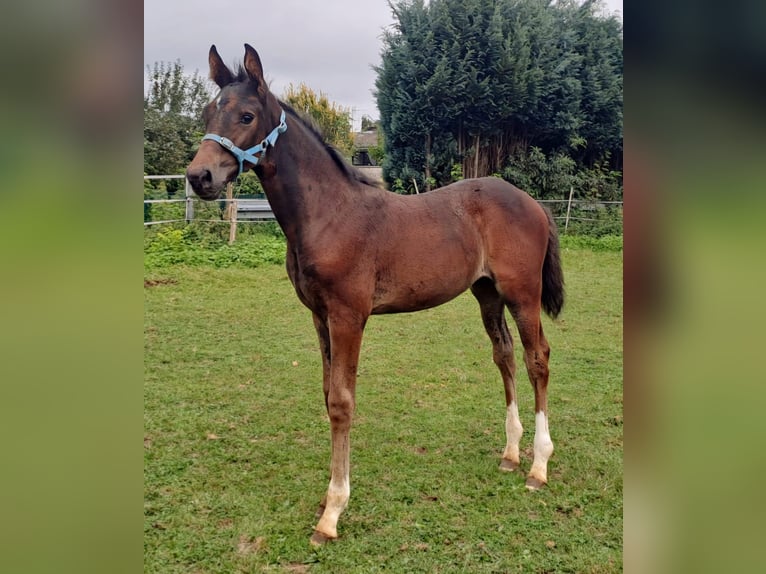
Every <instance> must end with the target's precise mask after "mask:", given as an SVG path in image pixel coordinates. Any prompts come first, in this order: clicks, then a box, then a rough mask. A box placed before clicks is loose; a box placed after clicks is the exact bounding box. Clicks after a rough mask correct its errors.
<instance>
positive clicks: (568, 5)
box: [375, 0, 622, 193]
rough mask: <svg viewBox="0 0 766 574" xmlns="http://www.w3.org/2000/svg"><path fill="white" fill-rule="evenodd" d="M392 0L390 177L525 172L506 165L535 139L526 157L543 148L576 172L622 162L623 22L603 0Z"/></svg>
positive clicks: (384, 107) (384, 78)
mask: <svg viewBox="0 0 766 574" xmlns="http://www.w3.org/2000/svg"><path fill="white" fill-rule="evenodd" d="M391 8H392V11H393V14H394V17H395V24H394V27H393V28H392V30H390V31H388V32H387V33H386V34H385V35H384V38H383V46H384V47H383V52H382V62H381V65H380V66H379V67H377V68H376V71H377V73H378V77H377V79H376V84H375V87H376V98H377V101H378V109H379V110H380V123H381V128H382V130H383V132H384V135H385V142H386V161H385V162H384V166H383V167H384V169H383V175H384V178H385V179H386V181H387V182H388V183H389V185H390V186H392V187H394V184H395V183H396V182H397V181H399V182H409V181H410V180H412V179H415V180H416V181H417V182H418V183H419V185H420V187H421V189H423V188H425V189H428V187H429V184H430V182H431V181H434V182H435V183H437V184H445V183H449V182H450V181H452V180H454V178H455V177H457V176H458V175H463V176H465V177H478V176H482V175H489V174H492V173H509V174H511V173H518V170H516V169H511V170H506V169H505V168H507V167H509V163H510V162H511V161H512V160H514V161H515V160H518V159H519V158H523V157H525V156H526V154H529V153H532V150H533V149H534V150H536V151H534V158H533V161H530V162H522V163H523V164H525V165H530V166H532V165H535V166H539V165H540V161H541V158H543V159H544V160H545V161H547V162H552V163H551V165H550V166H549V167H550V168H551V169H553V170H554V171H555V172H556V173H562V174H564V175H566V176H567V177H570V176H573V172H572V169H574V168H576V169H577V170H579V169H591V168H593V169H599V170H602V171H603V169H604V166H605V165H606V164H608V166H607V167H610V168H611V169H619V168H621V165H622V161H621V157H622V25H621V24H620V22H619V21H618V20H617V19H616V18H615V17H613V16H603V15H602V13H601V12H600V11H599V3H598V2H597V1H589V2H586V3H584V4H582V5H580V4H578V3H577V2H575V1H574V0H560V1H559V2H556V3H555V4H553V3H550V2H548V1H547V0H431V1H430V2H429V3H428V4H425V3H424V1H423V0H401V1H399V2H397V3H395V4H392V5H391ZM567 158H569V159H571V160H573V163H572V164H570V163H569V162H568V161H567ZM570 165H573V166H574V167H573V168H571V169H570ZM556 166H565V168H563V167H562V168H559V167H556ZM575 171H576V170H575ZM533 179H535V180H537V179H539V178H533ZM554 179H556V178H554ZM562 181H563V179H562ZM407 185H408V183H407ZM400 187H401V186H400ZM542 191H545V192H550V193H553V192H554V191H553V190H551V189H550V187H549V186H547V185H546V189H545V190H541V192H542Z"/></svg>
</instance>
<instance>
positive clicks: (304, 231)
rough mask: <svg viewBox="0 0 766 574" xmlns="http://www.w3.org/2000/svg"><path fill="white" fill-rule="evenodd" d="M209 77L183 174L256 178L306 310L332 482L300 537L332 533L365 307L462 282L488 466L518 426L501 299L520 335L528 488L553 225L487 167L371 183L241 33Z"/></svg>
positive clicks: (457, 289)
mask: <svg viewBox="0 0 766 574" xmlns="http://www.w3.org/2000/svg"><path fill="white" fill-rule="evenodd" d="M208 61H209V65H210V78H211V79H212V80H213V81H214V82H215V83H216V84H217V86H218V87H219V88H220V92H219V93H218V95H217V96H216V97H215V98H214V99H213V100H212V101H211V102H210V103H209V104H208V105H207V106H206V107H205V108H204V111H203V114H202V118H203V121H204V123H205V130H206V131H207V134H206V135H205V136H204V137H203V139H202V142H201V144H200V146H199V149H198V151H197V153H196V155H195V157H194V159H193V160H192V161H191V163H190V164H189V166H188V168H187V170H186V177H187V179H188V181H189V183H190V185H191V187H192V188H193V190H194V192H195V193H196V194H197V195H198V196H199V197H200V198H201V199H203V200H207V201H212V200H215V199H216V198H218V197H219V195H220V193H221V190H222V189H223V188H224V186H225V185H226V184H227V183H228V182H230V181H232V180H234V179H236V178H237V176H238V175H239V174H240V173H242V172H243V171H246V170H248V169H252V170H254V172H255V174H256V175H257V176H258V178H259V179H260V181H261V184H262V185H263V190H264V192H265V194H266V197H267V198H268V201H269V203H270V204H271V207H272V210H273V213H274V216H275V218H276V220H277V222H278V224H279V225H280V227H281V228H282V230H283V231H284V235H285V237H286V240H287V254H286V267H287V273H288V275H289V278H290V281H291V282H292V284H293V287H294V289H295V292H296V294H297V296H298V299H300V301H301V302H302V303H303V305H305V306H306V307H307V308H308V309H309V310H310V311H311V313H312V316H313V322H314V327H315V328H316V332H317V335H318V338H319V347H320V351H321V357H322V388H323V391H324V399H325V407H326V409H327V413H328V415H329V419H330V431H331V464H330V483H329V486H328V488H327V492H326V495H325V496H324V498H323V499H322V501H321V503H320V507H319V512H318V514H317V516H318V517H319V521H318V523H317V524H316V527H315V529H314V532H313V534H312V536H311V543H312V544H315V545H321V544H323V543H325V542H327V541H329V540H334V539H337V538H338V529H337V525H338V519H339V517H340V515H341V513H342V512H343V510H344V509H345V508H346V506H347V504H348V500H349V497H350V494H351V486H350V477H349V456H350V442H349V431H350V429H351V423H352V416H353V413H354V409H355V388H356V377H357V363H358V360H359V351H360V346H361V343H362V334H363V332H364V328H365V324H366V323H367V320H368V318H369V317H370V316H371V315H374V314H383V313H402V312H411V311H418V310H421V309H426V308H430V307H434V306H437V305H440V304H442V303H446V302H447V301H450V300H451V299H454V298H455V297H457V296H458V295H460V294H462V293H463V292H465V291H466V290H468V289H470V290H471V293H472V294H473V295H474V297H475V298H476V300H477V301H478V304H479V309H480V313H481V318H482V321H483V323H484V327H485V329H486V332H487V334H488V335H489V338H490V340H491V342H492V356H493V360H494V362H495V364H496V365H497V367H498V369H499V370H500V375H501V378H502V381H503V385H504V388H505V402H506V416H505V431H506V445H505V449H504V451H503V454H502V458H501V461H500V469H501V470H503V471H509V472H514V471H518V470H519V469H520V459H519V443H520V440H521V436H522V432H523V428H522V425H521V421H520V419H519V412H518V406H517V401H516V365H515V362H514V352H513V341H512V339H511V334H510V332H509V330H508V325H507V323H506V318H505V309H506V308H507V309H508V310H509V312H510V314H511V316H512V317H513V319H514V321H515V322H516V325H517V328H518V332H519V337H520V339H521V342H522V345H523V347H524V363H525V365H526V369H527V372H528V375H529V380H530V382H531V384H532V387H533V388H534V393H535V435H534V459H533V462H532V466H531V469H530V471H529V473H528V475H527V478H526V487H527V488H528V489H530V490H536V489H539V488H540V487H542V486H543V485H545V484H546V483H547V481H548V470H547V468H548V460H549V458H550V456H551V455H552V453H553V442H552V441H551V437H550V432H549V428H548V406H547V387H548V361H549V356H550V346H549V345H548V342H547V341H546V338H545V335H544V334H543V328H542V325H541V320H540V316H541V309H542V310H544V311H545V312H546V313H547V314H548V315H549V316H551V317H552V318H556V316H558V314H559V313H560V311H561V309H562V307H563V304H564V277H563V272H562V268H561V262H560V253H559V241H558V232H557V229H556V225H555V223H554V221H553V218H552V217H551V214H550V212H549V211H548V210H547V209H544V208H542V207H541V206H540V204H539V203H537V202H536V201H535V200H534V199H533V198H532V197H530V196H529V195H528V194H526V193H525V192H523V191H521V190H520V189H518V188H516V187H514V186H513V185H511V184H510V183H507V182H505V181H503V180H502V179H499V178H491V177H488V178H478V179H465V180H461V181H458V182H455V183H452V184H450V185H447V186H445V187H442V188H440V189H436V190H433V191H430V192H426V193H421V194H419V195H400V194H396V193H392V192H390V191H387V190H385V189H383V188H382V187H381V186H379V185H376V184H375V183H374V182H373V181H371V180H370V179H368V178H367V177H365V176H364V175H362V174H361V173H360V172H359V171H358V170H356V169H355V168H353V167H351V166H350V165H349V164H348V163H347V162H346V161H345V160H344V158H343V157H342V156H341V155H340V153H339V152H338V151H337V150H336V149H335V148H333V147H332V146H330V145H328V144H327V143H326V141H325V139H324V138H323V137H322V135H321V133H319V130H318V129H317V128H316V127H315V126H314V125H313V124H312V123H311V122H309V121H308V120H305V119H304V118H302V117H301V116H300V115H299V114H298V113H296V111H295V110H294V109H292V108H291V107H290V106H289V105H287V104H286V103H284V102H281V101H280V100H279V99H278V98H277V97H276V96H275V95H274V94H272V93H271V91H270V90H269V87H268V84H267V82H266V80H265V79H264V74H263V66H262V65H261V59H260V57H259V55H258V53H257V52H256V51H255V49H253V48H252V46H250V45H249V44H245V56H244V65H242V64H239V66H238V69H237V70H236V71H233V70H231V69H229V68H228V67H227V66H226V65H225V64H224V63H223V61H222V60H221V57H220V56H219V55H218V52H217V50H216V47H215V46H214V45H213V46H211V48H210V52H209V57H208Z"/></svg>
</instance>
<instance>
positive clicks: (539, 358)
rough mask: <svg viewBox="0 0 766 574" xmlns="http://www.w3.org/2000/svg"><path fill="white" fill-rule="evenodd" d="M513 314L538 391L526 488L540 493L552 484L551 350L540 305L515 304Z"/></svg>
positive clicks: (535, 387) (526, 363)
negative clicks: (549, 415) (550, 473)
mask: <svg viewBox="0 0 766 574" xmlns="http://www.w3.org/2000/svg"><path fill="white" fill-rule="evenodd" d="M511 312H512V313H513V317H514V319H515V320H516V325H517V327H518V329H519V337H520V338H521V342H522V344H523V345H524V363H525V365H526V367H527V373H528V374H529V381H530V382H531V383H532V387H533V388H534V391H535V440H534V452H535V458H534V461H533V462H532V468H531V470H530V471H529V475H527V483H526V486H527V488H529V489H530V490H536V489H538V488H540V487H541V486H543V485H544V484H546V483H547V482H548V459H549V458H550V457H551V455H552V454H553V442H552V441H551V435H550V432H549V430H548V358H549V357H550V347H549V346H548V341H546V339H545V335H544V334H543V327H542V324H541V322H540V303H539V302H538V303H536V304H527V305H513V306H511Z"/></svg>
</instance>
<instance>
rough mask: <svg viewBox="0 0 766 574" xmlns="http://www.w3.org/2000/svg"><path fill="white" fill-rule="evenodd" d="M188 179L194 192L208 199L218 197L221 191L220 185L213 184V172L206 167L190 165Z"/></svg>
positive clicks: (187, 172) (187, 171)
mask: <svg viewBox="0 0 766 574" xmlns="http://www.w3.org/2000/svg"><path fill="white" fill-rule="evenodd" d="M186 179H187V180H189V185H191V186H192V189H193V190H194V193H196V194H197V195H198V196H199V197H200V198H201V199H204V200H206V201H211V200H213V199H216V198H217V197H218V195H219V194H220V192H221V188H220V187H215V186H214V185H213V174H212V173H211V172H210V170H209V169H207V168H205V167H193V166H189V167H188V169H187V170H186Z"/></svg>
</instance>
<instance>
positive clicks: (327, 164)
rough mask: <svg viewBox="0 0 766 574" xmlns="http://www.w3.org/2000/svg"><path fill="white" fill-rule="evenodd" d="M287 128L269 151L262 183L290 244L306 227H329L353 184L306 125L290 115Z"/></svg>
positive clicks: (348, 195)
mask: <svg viewBox="0 0 766 574" xmlns="http://www.w3.org/2000/svg"><path fill="white" fill-rule="evenodd" d="M291 120H292V121H291ZM287 126H288V128H287V132H285V133H284V134H283V135H281V136H280V138H279V139H278V140H277V143H276V145H275V146H274V147H273V148H271V149H270V150H269V151H268V154H269V158H268V160H267V161H266V165H264V168H263V170H262V175H261V184H262V185H263V189H264V191H265V192H266V197H267V198H268V200H269V203H270V204H271V208H272V210H273V212H274V215H275V216H276V218H277V221H278V222H279V224H280V226H281V227H282V229H283V231H284V232H285V235H286V236H287V239H288V241H290V242H292V243H293V244H295V243H296V242H297V241H298V239H299V237H300V236H302V235H305V231H306V227H307V226H310V225H324V224H326V222H327V221H328V220H329V218H331V217H333V216H334V215H335V214H336V213H337V212H338V210H339V209H340V208H341V207H342V206H344V205H345V204H346V203H347V202H348V201H349V198H350V196H351V195H352V194H353V187H354V184H353V182H351V181H350V180H349V179H348V177H347V176H346V175H344V174H343V173H342V172H341V169H340V168H339V167H338V165H337V164H336V163H335V161H334V160H333V158H332V156H331V155H330V153H329V152H328V151H327V149H326V147H325V145H324V143H322V142H320V141H319V140H318V138H316V137H315V136H314V135H313V134H312V133H310V131H309V129H308V128H307V127H306V126H304V125H303V124H302V123H301V122H300V121H299V120H297V119H296V118H293V117H290V116H288V121H287ZM269 164H271V165H273V168H274V169H272V168H270V167H269Z"/></svg>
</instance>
